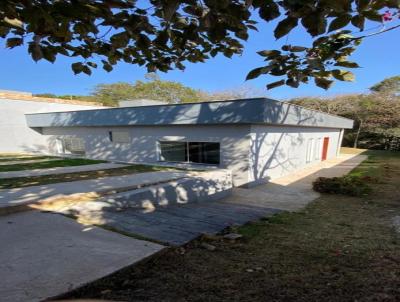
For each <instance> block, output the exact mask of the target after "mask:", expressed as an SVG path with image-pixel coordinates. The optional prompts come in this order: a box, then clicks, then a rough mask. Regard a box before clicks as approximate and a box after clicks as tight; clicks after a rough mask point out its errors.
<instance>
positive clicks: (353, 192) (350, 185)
mask: <svg viewBox="0 0 400 302" xmlns="http://www.w3.org/2000/svg"><path fill="white" fill-rule="evenodd" d="M368 182H371V178H370V177H368V176H348V175H347V176H343V177H331V178H328V177H319V178H317V179H316V180H315V181H314V182H313V189H314V190H315V191H317V192H320V193H328V194H343V195H349V196H362V195H367V194H368V193H370V192H371V187H370V186H369V184H368Z"/></svg>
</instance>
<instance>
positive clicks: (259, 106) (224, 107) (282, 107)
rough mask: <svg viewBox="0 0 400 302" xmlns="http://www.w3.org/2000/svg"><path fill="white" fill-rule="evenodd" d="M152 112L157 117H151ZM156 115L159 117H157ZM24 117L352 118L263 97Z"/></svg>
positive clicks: (130, 121)
mask: <svg viewBox="0 0 400 302" xmlns="http://www.w3.org/2000/svg"><path fill="white" fill-rule="evenodd" d="M250 102H251V103H250ZM153 109H154V110H153ZM95 113H97V115H98V117H97V119H96V116H94V115H95ZM90 115H92V116H90ZM100 115H101V116H100ZM182 115H183V117H182ZM155 116H157V117H158V118H155ZM159 116H162V117H163V118H162V119H160V118H159ZM26 119H27V123H28V125H29V126H30V127H63V126H124V125H125V126H134V125H138V126H139V125H169V124H171V125H184V124H229V123H231V124H258V123H261V124H269V125H288V126H308V127H326V128H352V127H353V120H351V119H348V118H344V117H340V116H336V115H333V114H328V113H324V112H321V111H318V110H313V109H308V108H305V107H302V106H299V105H296V104H293V103H291V102H281V101H277V100H273V99H268V98H264V97H262V98H249V99H236V100H223V101H209V102H193V103H182V104H162V105H148V106H141V107H122V108H120V107H116V108H101V109H100V108H99V109H89V110H84V111H83V110H77V111H59V112H47V113H30V114H26Z"/></svg>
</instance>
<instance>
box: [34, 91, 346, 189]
mask: <svg viewBox="0 0 400 302" xmlns="http://www.w3.org/2000/svg"><path fill="white" fill-rule="evenodd" d="M26 120H27V124H28V126H29V127H30V128H32V129H35V131H37V133H38V134H39V133H40V135H41V136H42V137H43V138H45V139H46V141H47V142H48V145H49V149H50V152H51V153H54V154H78V155H83V154H84V155H85V156H87V157H89V158H98V159H107V160H113V161H122V162H142V163H160V164H161V163H163V164H165V163H166V164H172V165H174V164H177V163H179V164H182V163H186V164H192V165H193V164H194V165H197V164H200V165H212V166H217V167H222V168H228V169H230V170H232V173H233V182H234V185H235V186H239V185H244V184H256V183H259V182H263V181H265V180H268V179H273V178H277V177H280V176H283V175H286V174H288V173H290V172H292V171H295V170H296V169H299V168H302V167H305V166H307V165H310V164H313V163H315V162H318V161H321V160H325V159H329V158H334V157H335V156H337V154H338V152H339V148H340V145H341V141H342V137H343V129H350V128H352V127H353V121H352V120H349V119H346V118H342V117H338V116H334V115H329V114H325V113H322V112H318V111H313V110H308V109H305V108H303V107H299V106H296V105H294V104H291V103H285V102H279V101H275V100H270V99H265V98H255V99H243V100H233V101H220V102H204V103H190V104H174V105H154V106H140V107H125V108H110V109H102V110H98V109H96V110H85V111H73V112H52V113H35V114H26Z"/></svg>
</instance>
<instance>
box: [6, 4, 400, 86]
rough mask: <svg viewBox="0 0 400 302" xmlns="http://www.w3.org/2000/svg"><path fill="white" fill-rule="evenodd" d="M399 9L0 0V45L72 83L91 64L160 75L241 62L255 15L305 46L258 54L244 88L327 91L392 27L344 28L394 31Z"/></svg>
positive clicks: (89, 69) (350, 76) (348, 77)
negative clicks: (258, 82)
mask: <svg viewBox="0 0 400 302" xmlns="http://www.w3.org/2000/svg"><path fill="white" fill-rule="evenodd" d="M398 9H399V3H398V1H397V0H335V1H320V0H303V1H290V0H283V1H274V0H168V1H167V0H148V1H141V2H139V1H135V0H98V1H87V0H74V1H42V0H32V1H25V0H20V1H17V0H2V1H0V37H2V38H4V39H5V40H6V45H7V47H9V48H14V47H17V46H21V45H23V44H26V45H27V46H28V52H29V53H30V55H31V56H32V58H33V60H35V61H38V60H41V59H45V60H47V61H50V62H54V61H55V60H56V58H57V56H59V55H63V56H68V57H72V58H75V59H76V62H74V63H73V64H72V69H73V71H74V73H76V74H78V73H81V72H83V73H86V74H91V72H92V69H94V68H97V66H98V64H101V65H102V66H103V68H104V69H105V70H107V71H111V70H112V69H113V65H115V64H117V63H118V62H119V61H124V62H127V63H131V64H137V65H140V66H143V65H144V66H146V68H147V70H148V71H149V72H153V71H156V70H159V71H163V72H166V71H168V70H171V69H175V68H177V69H181V70H183V69H184V68H185V65H184V64H185V63H186V62H191V63H197V62H204V61H205V60H207V59H210V58H211V57H215V56H216V55H218V54H222V55H224V56H226V57H231V56H233V55H237V54H241V53H242V51H243V48H244V46H243V41H246V40H247V39H248V37H249V34H250V32H251V31H252V30H257V26H260V25H259V24H258V23H257V22H256V21H255V19H256V18H255V15H256V14H257V15H258V16H259V17H260V19H261V20H262V22H261V24H263V23H264V22H267V23H268V22H271V21H273V20H278V21H279V22H278V23H277V25H276V27H275V29H274V31H273V35H274V36H275V38H277V39H279V38H282V37H285V36H287V35H288V34H289V33H290V32H291V31H292V30H293V29H294V28H296V27H299V26H300V24H301V26H303V27H304V28H305V29H306V31H307V32H308V34H309V35H310V36H311V37H312V39H313V41H312V44H311V45H310V46H308V45H306V46H297V45H289V44H287V45H284V46H283V47H282V49H281V50H262V51H259V52H258V53H259V54H260V56H262V57H263V58H264V60H265V61H266V64H265V66H262V67H259V68H256V69H254V70H252V71H251V72H250V73H249V74H248V75H247V79H248V80H250V79H254V78H256V77H258V76H260V75H271V76H277V77H280V78H281V79H280V80H278V81H275V82H273V83H270V84H268V85H267V88H268V89H271V88H274V87H277V86H280V85H284V84H286V85H289V86H292V87H298V86H299V85H300V84H302V83H307V82H308V81H309V80H310V79H314V81H315V83H316V85H318V86H319V87H322V88H324V89H327V88H329V87H330V86H331V84H332V83H333V81H334V80H340V81H351V80H353V79H354V76H353V74H352V73H351V72H350V71H348V70H347V69H346V68H356V67H358V65H357V63H355V62H351V61H348V59H347V58H348V56H349V55H351V54H352V53H353V51H354V50H355V49H356V47H357V46H358V45H359V43H360V42H361V41H362V39H364V38H366V37H370V36H374V35H377V34H381V33H383V32H386V31H389V30H394V29H396V28H399V27H400V24H397V25H393V26H386V27H384V26H383V25H382V27H381V29H379V30H378V31H377V32H373V33H369V34H367V35H366V34H364V35H362V34H360V33H357V34H353V33H352V31H351V28H352V27H353V29H354V28H355V29H357V31H358V30H360V31H362V30H363V29H364V25H365V22H366V20H370V21H374V22H379V23H385V24H388V23H390V22H397V21H398V16H399V13H398ZM271 34H272V33H271ZM97 57H99V59H97ZM343 68H345V69H343Z"/></svg>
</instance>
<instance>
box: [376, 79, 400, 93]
mask: <svg viewBox="0 0 400 302" xmlns="http://www.w3.org/2000/svg"><path fill="white" fill-rule="evenodd" d="M370 90H371V91H373V92H376V93H383V94H388V95H397V94H399V93H400V76H394V77H390V78H386V79H384V80H383V81H380V82H379V83H377V84H375V85H374V86H372V87H371V88H370Z"/></svg>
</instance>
